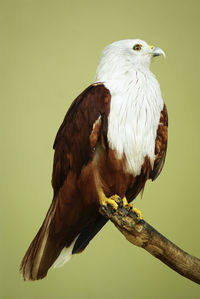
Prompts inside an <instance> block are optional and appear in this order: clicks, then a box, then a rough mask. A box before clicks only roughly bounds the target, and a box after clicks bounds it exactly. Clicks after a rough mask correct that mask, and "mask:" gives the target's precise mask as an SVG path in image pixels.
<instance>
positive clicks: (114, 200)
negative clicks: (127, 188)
mask: <svg viewBox="0 0 200 299" xmlns="http://www.w3.org/2000/svg"><path fill="white" fill-rule="evenodd" d="M99 199H100V204H101V205H102V206H107V205H111V206H112V207H113V209H114V210H117V209H118V207H119V205H120V204H121V203H123V207H124V208H130V209H131V210H132V212H133V213H135V214H136V215H137V219H138V220H142V219H143V216H142V212H141V211H140V210H138V209H136V208H134V207H133V205H132V204H129V203H128V201H127V199H126V197H123V198H122V199H121V198H120V197H119V195H117V194H115V195H112V196H111V197H106V196H105V194H104V192H103V191H102V190H99Z"/></svg>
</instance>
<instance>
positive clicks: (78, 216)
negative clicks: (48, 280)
mask: <svg viewBox="0 0 200 299" xmlns="http://www.w3.org/2000/svg"><path fill="white" fill-rule="evenodd" d="M109 109H110V93H109V91H108V90H107V89H106V88H105V87H104V85H103V84H94V85H91V86H89V87H88V88H87V89H86V90H85V91H84V92H83V93H81V95H80V96H79V97H77V99H75V101H74V102H73V103H72V105H71V107H70V108H69V110H68V112H67V114H66V116H65V119H64V121H63V123H62V125H61V127H60V129H59V131H58V133H57V136H56V139H55V142H54V149H55V156H54V165H53V176H52V185H53V189H54V199H53V201H52V204H51V206H50V208H49V211H48V213H47V215H46V218H45V220H44V222H43V224H42V226H41V228H40V230H39V232H38V233H37V235H36V237H35V238H34V240H33V241H32V243H31V244H30V246H29V248H28V250H27V252H26V254H25V256H24V258H23V260H22V263H21V273H22V275H23V277H24V279H25V280H35V279H41V278H43V277H44V276H46V274H47V271H48V269H49V268H50V266H51V265H52V264H53V263H54V261H55V260H56V258H57V257H58V255H59V254H60V252H61V250H62V249H63V247H65V246H69V245H70V244H71V242H72V241H73V240H74V238H75V237H76V236H77V235H78V234H79V233H80V232H82V231H83V235H88V233H87V229H84V228H85V227H87V226H88V225H89V222H88V221H90V223H91V221H92V220H91V218H92V217H94V220H93V223H92V225H93V228H94V229H93V230H94V232H95V231H98V230H99V229H100V228H98V227H99V225H98V223H96V222H95V220H96V218H97V215H98V208H97V204H98V203H97V202H95V200H94V196H93V193H94V194H96V193H95V192H96V190H95V188H94V186H93V185H92V174H91V173H92V168H90V167H91V166H90V165H92V163H91V160H92V153H93V152H94V147H95V145H96V143H97V141H98V137H99V133H100V132H102V134H103V135H104V131H105V130H106V128H104V127H102V126H103V125H102V124H104V126H105V124H106V122H105V121H104V120H105V119H107V116H108V114H109ZM100 129H102V130H100ZM102 134H101V135H102ZM92 187H93V188H92ZM82 191H84V192H82ZM92 192H93V193H92ZM83 193H84V194H83ZM84 195H85V199H84ZM91 200H93V202H91ZM95 213H96V214H95ZM95 217H96V218H95ZM88 219H89V220H88ZM102 225H103V223H102V224H101V226H102ZM86 241H87V242H89V241H88V240H86ZM82 243H83V242H79V244H78V248H79V249H81V248H80V246H81V244H82ZM83 246H86V245H84V244H82V247H83ZM78 248H76V249H78Z"/></svg>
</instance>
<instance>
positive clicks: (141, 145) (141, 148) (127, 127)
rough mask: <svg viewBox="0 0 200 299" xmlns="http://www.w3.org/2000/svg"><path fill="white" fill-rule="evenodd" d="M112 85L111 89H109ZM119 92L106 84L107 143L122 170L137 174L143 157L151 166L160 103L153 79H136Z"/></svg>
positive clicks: (161, 107)
mask: <svg viewBox="0 0 200 299" xmlns="http://www.w3.org/2000/svg"><path fill="white" fill-rule="evenodd" d="M112 85H113V86H112ZM124 86H125V87H124V88H122V89H121V90H120V89H119V86H118V87H117V88H118V89H116V86H114V84H107V87H108V88H109V90H110V92H111V106H110V115H109V118H108V136H107V137H108V143H109V147H110V148H111V149H113V150H115V152H116V156H117V158H118V159H119V160H120V159H124V157H125V159H124V160H125V163H124V169H123V170H124V171H125V172H127V173H129V174H132V175H134V176H136V175H139V174H140V172H141V167H142V165H143V163H144V160H145V157H148V158H149V159H150V161H151V163H152V164H153V162H154V159H155V139H156V135H157V128H158V125H159V119H160V112H161V111H162V109H163V105H164V104H163V100H162V97H161V93H160V88H159V84H158V83H157V80H156V79H155V77H154V76H152V77H151V76H149V77H145V76H141V78H140V77H139V76H137V78H135V80H132V81H131V82H130V83H129V84H124Z"/></svg>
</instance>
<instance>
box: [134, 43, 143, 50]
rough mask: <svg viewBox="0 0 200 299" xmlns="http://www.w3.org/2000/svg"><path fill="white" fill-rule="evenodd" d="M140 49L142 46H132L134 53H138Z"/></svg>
mask: <svg viewBox="0 0 200 299" xmlns="http://www.w3.org/2000/svg"><path fill="white" fill-rule="evenodd" d="M141 49H142V45H140V44H136V45H134V46H133V50H134V51H140V50H141Z"/></svg>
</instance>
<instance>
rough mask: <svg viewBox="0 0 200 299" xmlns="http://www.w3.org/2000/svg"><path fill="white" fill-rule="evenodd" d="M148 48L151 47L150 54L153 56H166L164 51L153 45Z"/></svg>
mask: <svg viewBox="0 0 200 299" xmlns="http://www.w3.org/2000/svg"><path fill="white" fill-rule="evenodd" d="M149 48H150V49H151V52H150V54H151V55H152V56H153V57H156V56H161V55H162V56H164V58H165V57H166V55H165V52H164V51H163V50H162V49H160V48H158V47H154V46H149Z"/></svg>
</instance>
